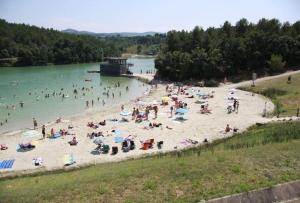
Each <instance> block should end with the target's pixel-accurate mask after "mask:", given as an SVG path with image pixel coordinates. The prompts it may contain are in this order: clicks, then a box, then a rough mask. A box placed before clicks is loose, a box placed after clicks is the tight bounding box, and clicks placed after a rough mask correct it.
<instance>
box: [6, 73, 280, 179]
mask: <svg viewBox="0 0 300 203" xmlns="http://www.w3.org/2000/svg"><path fill="white" fill-rule="evenodd" d="M141 77H142V76H141ZM147 77H149V76H147ZM276 77H278V76H276ZM261 80H263V79H261ZM248 83H250V82H249V81H248ZM245 84H247V82H242V83H238V84H228V85H221V86H220V87H217V88H207V87H189V88H188V90H186V91H188V92H198V90H200V92H202V93H210V94H211V93H212V92H214V93H213V95H214V97H213V98H208V99H206V101H207V102H208V104H209V109H211V113H210V114H201V113H200V106H201V104H199V102H197V100H198V97H195V98H187V95H183V94H179V95H178V99H179V100H181V101H183V102H185V103H187V107H188V113H186V114H185V115H184V118H185V120H184V121H178V120H175V116H174V115H173V117H172V118H171V117H170V106H171V105H173V104H174V102H171V101H170V102H169V105H166V106H162V105H158V117H157V118H156V119H155V118H154V117H155V116H154V112H153V111H150V115H149V121H143V122H141V123H135V122H134V120H131V116H128V119H129V122H119V121H120V120H121V119H122V116H121V115H120V112H121V107H113V108H110V107H109V106H107V109H106V110H105V111H101V112H91V113H87V114H86V115H85V116H80V117H74V118H71V119H70V120H63V122H61V123H55V124H51V125H49V126H46V134H50V129H51V128H54V129H55V131H59V129H68V126H69V125H72V126H73V127H74V128H73V129H70V130H69V132H71V133H75V135H76V138H77V140H78V144H77V145H76V146H70V145H69V144H68V141H70V140H72V138H73V135H66V136H62V137H59V138H56V139H49V138H46V139H40V140H37V141H36V142H35V144H36V148H35V149H33V150H31V151H27V152H18V151H17V150H16V146H17V145H18V143H20V142H21V141H22V136H21V132H20V133H17V134H16V135H1V142H0V144H6V145H7V146H8V149H7V150H2V151H0V160H7V159H15V162H14V165H13V167H12V168H11V169H5V170H1V171H0V176H6V175H8V174H12V173H15V172H18V173H22V172H23V173H31V172H35V171H40V170H54V169H61V168H71V167H78V166H82V165H88V164H96V163H104V162H114V161H120V160H125V159H130V158H136V157H140V156H143V155H147V154H151V153H157V152H167V151H172V150H180V149H183V148H186V147H192V146H193V144H189V143H186V142H185V141H184V140H185V139H192V140H195V141H198V142H199V144H201V143H203V140H204V139H205V138H206V139H207V140H208V141H212V140H215V139H221V138H224V137H227V136H231V135H232V132H229V133H224V129H225V127H226V125H227V124H229V126H230V127H231V128H238V132H241V131H243V130H245V129H247V128H248V127H249V126H251V125H253V124H255V123H265V122H269V121H271V119H270V118H264V117H262V113H263V110H264V106H265V102H267V111H272V110H273V108H274V105H273V103H272V102H271V101H270V100H269V99H267V98H265V97H263V96H261V95H254V96H253V95H252V93H249V92H245V91H241V90H236V89H235V90H234V91H235V93H234V95H235V96H236V97H238V99H239V104H240V105H239V111H238V113H235V112H233V113H230V114H228V113H227V104H228V95H229V92H230V91H232V89H233V88H236V87H238V86H241V85H245ZM174 89H175V92H176V90H177V89H176V88H174ZM166 95H167V92H166V85H162V84H159V85H158V86H157V88H155V87H153V89H152V91H151V92H150V94H149V95H145V96H144V97H142V98H141V100H142V101H144V102H152V101H154V100H156V101H158V102H159V103H160V101H161V98H162V97H163V96H166ZM133 107H136V103H135V102H134V101H131V102H128V103H126V104H124V108H125V111H128V112H131V111H132V109H133ZM63 119H67V118H63ZM110 119H118V121H117V122H116V121H110ZM103 120H106V125H105V126H100V127H99V128H98V129H92V128H90V127H88V126H87V123H88V122H94V123H99V122H100V121H103ZM149 122H155V123H162V126H161V127H154V128H149V129H148V126H149ZM167 126H168V127H169V128H172V129H168V128H167ZM39 127H40V126H39ZM112 130H120V131H121V136H122V137H124V138H125V137H127V136H129V135H132V136H133V137H134V138H133V140H134V141H135V144H136V148H135V149H134V150H131V151H129V152H126V153H124V152H122V151H121V143H115V142H114V137H115V134H114V133H113V132H112ZM38 131H39V132H41V128H39V129H38ZM99 131H101V132H103V134H104V137H103V138H102V140H103V142H104V143H105V144H108V145H110V147H112V146H118V148H119V152H118V153H117V154H116V155H111V153H108V154H100V155H94V154H92V153H91V152H92V150H93V149H95V148H96V147H97V146H96V144H94V143H93V139H90V138H89V137H87V133H91V132H99ZM147 139H154V141H155V144H154V147H153V148H151V149H148V150H142V149H140V147H141V141H145V140H147ZM158 141H163V146H162V149H158V147H157V146H156V143H157V142H158ZM70 153H72V154H73V155H74V158H75V161H76V163H74V164H72V165H71V166H64V159H63V157H64V155H65V154H70ZM36 157H41V158H42V159H43V164H42V166H34V164H33V163H32V159H33V158H36Z"/></svg>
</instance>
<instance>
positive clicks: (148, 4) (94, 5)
mask: <svg viewBox="0 0 300 203" xmlns="http://www.w3.org/2000/svg"><path fill="white" fill-rule="evenodd" d="M243 17H245V18H247V19H248V20H249V21H251V22H257V21H258V19H260V18H262V17H264V18H268V19H270V18H278V19H279V20H280V21H289V22H291V23H294V22H295V21H297V20H300V0H206V1H204V0H147V1H146V0H0V18H3V19H5V20H7V21H9V22H17V23H26V24H31V25H37V26H43V27H47V28H50V27H52V28H54V29H58V30H62V29H66V28H73V29H77V30H87V31H93V32H128V31H129V32H144V31H157V32H166V31H168V30H171V29H176V30H182V29H185V30H191V29H192V28H193V27H195V26H196V25H199V26H202V27H203V28H207V27H210V26H215V27H219V26H220V25H222V24H223V22H224V21H225V20H228V21H229V22H231V23H232V24H235V23H236V21H238V20H239V19H240V18H243Z"/></svg>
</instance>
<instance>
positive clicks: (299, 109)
mask: <svg viewBox="0 0 300 203" xmlns="http://www.w3.org/2000/svg"><path fill="white" fill-rule="evenodd" d="M299 111H300V108H298V109H297V117H299Z"/></svg>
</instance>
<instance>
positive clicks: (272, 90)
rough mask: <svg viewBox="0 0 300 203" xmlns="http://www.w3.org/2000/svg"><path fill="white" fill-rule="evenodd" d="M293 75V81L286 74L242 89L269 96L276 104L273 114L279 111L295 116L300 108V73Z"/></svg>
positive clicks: (283, 114) (280, 113)
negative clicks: (289, 80) (288, 80)
mask: <svg viewBox="0 0 300 203" xmlns="http://www.w3.org/2000/svg"><path fill="white" fill-rule="evenodd" d="M291 77H292V80H291V83H288V82H287V78H288V76H286V77H281V78H277V79H272V80H268V81H264V82H260V83H257V84H256V86H255V87H243V88H240V89H243V90H246V91H251V92H255V93H258V94H262V95H265V96H267V97H269V98H270V99H271V100H272V101H273V102H274V104H275V105H276V109H275V111H274V113H273V114H272V115H278V113H279V115H280V116H295V115H296V113H297V108H300V73H299V74H295V75H292V76H291Z"/></svg>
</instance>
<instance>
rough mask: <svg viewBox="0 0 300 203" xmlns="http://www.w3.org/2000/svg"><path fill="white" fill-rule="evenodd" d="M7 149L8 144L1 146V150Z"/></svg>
mask: <svg viewBox="0 0 300 203" xmlns="http://www.w3.org/2000/svg"><path fill="white" fill-rule="evenodd" d="M6 149H8V147H7V146H6V144H0V150H6Z"/></svg>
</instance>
